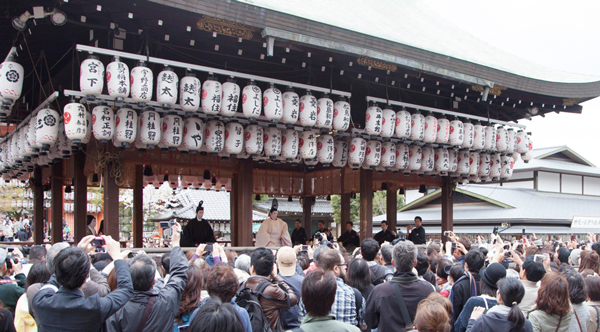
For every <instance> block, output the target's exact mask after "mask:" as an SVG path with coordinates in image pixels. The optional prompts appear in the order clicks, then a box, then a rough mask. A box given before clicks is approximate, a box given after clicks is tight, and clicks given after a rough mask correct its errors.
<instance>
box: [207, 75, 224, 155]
mask: <svg viewBox="0 0 600 332" xmlns="http://www.w3.org/2000/svg"><path fill="white" fill-rule="evenodd" d="M222 97H223V90H222V88H221V83H219V81H217V79H216V78H215V77H214V76H209V77H208V79H207V80H206V82H204V84H203V85H202V112H204V113H205V114H212V115H216V114H219V112H220V111H221V98H222ZM207 125H208V124H207ZM221 131H222V130H221ZM207 143H208V142H207ZM221 150H222V148H221ZM221 150H219V151H221Z"/></svg>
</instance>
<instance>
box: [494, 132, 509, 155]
mask: <svg viewBox="0 0 600 332" xmlns="http://www.w3.org/2000/svg"><path fill="white" fill-rule="evenodd" d="M507 150H508V131H507V130H506V128H504V127H503V126H499V127H498V128H497V129H496V151H498V152H506V151H507Z"/></svg>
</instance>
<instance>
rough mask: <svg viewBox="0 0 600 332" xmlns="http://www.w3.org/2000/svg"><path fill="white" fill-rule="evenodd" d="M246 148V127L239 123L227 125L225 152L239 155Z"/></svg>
mask: <svg viewBox="0 0 600 332" xmlns="http://www.w3.org/2000/svg"><path fill="white" fill-rule="evenodd" d="M243 148H244V127H243V126H242V125H241V124H240V123H239V122H229V123H228V124H227V125H225V152H227V153H228V154H230V155H237V154H238V153H240V152H242V150H243Z"/></svg>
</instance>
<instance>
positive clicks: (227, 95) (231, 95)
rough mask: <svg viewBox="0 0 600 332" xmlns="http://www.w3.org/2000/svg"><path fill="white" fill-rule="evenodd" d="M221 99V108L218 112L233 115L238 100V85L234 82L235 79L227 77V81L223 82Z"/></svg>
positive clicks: (235, 111)
mask: <svg viewBox="0 0 600 332" xmlns="http://www.w3.org/2000/svg"><path fill="white" fill-rule="evenodd" d="M222 88H223V100H221V109H220V110H219V113H220V114H221V115H223V116H227V117H232V116H235V114H236V113H237V109H238V103H239V101H240V86H239V85H237V83H235V79H233V78H231V77H230V78H228V79H227V82H225V83H223V85H222Z"/></svg>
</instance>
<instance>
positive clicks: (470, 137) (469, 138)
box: [460, 122, 475, 149]
mask: <svg viewBox="0 0 600 332" xmlns="http://www.w3.org/2000/svg"><path fill="white" fill-rule="evenodd" d="M474 134H475V126H473V124H472V123H471V122H465V123H464V124H463V138H464V139H463V142H462V144H461V145H460V147H461V148H465V149H470V148H472V147H473V143H474V142H475V140H474Z"/></svg>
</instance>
